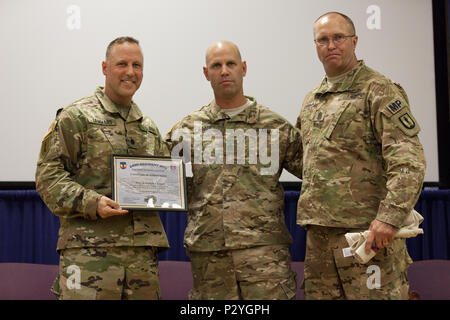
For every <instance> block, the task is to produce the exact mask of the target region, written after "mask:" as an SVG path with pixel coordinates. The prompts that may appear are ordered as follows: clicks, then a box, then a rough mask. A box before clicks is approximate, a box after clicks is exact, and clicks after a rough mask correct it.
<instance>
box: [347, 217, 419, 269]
mask: <svg viewBox="0 0 450 320" xmlns="http://www.w3.org/2000/svg"><path fill="white" fill-rule="evenodd" d="M422 221H423V217H422V216H421V215H420V213H418V212H417V211H416V210H414V209H413V210H412V211H411V212H410V213H409V215H408V216H407V217H406V219H405V221H404V222H403V226H402V227H401V228H400V229H399V230H398V231H397V233H396V234H395V236H394V237H395V238H412V237H415V236H417V235H418V234H422V233H423V230H422V229H421V228H419V225H420V224H421V223H422ZM369 234H370V231H369V230H366V231H364V232H348V233H346V234H345V239H346V240H347V242H348V244H349V246H350V249H351V250H352V252H353V255H354V256H355V258H356V260H358V262H360V263H362V264H365V263H367V262H368V261H369V260H370V259H372V258H373V257H374V256H375V255H376V254H377V253H376V252H375V251H374V250H370V253H369V254H367V253H366V250H365V247H366V239H367V237H368V236H369Z"/></svg>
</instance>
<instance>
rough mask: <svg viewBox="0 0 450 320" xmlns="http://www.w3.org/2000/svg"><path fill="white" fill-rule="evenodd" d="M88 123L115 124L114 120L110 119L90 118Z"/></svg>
mask: <svg viewBox="0 0 450 320" xmlns="http://www.w3.org/2000/svg"><path fill="white" fill-rule="evenodd" d="M89 122H90V123H94V124H100V125H103V126H115V125H116V121H115V120H112V119H95V118H94V119H90V120H89Z"/></svg>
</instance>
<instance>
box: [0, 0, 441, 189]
mask: <svg viewBox="0 0 450 320" xmlns="http://www.w3.org/2000/svg"><path fill="white" fill-rule="evenodd" d="M372 5H376V6H377V7H376V8H375V9H377V8H378V9H379V10H380V12H379V15H377V14H375V13H374V11H370V10H369V12H367V10H368V9H371V8H372V7H370V6H372ZM328 11H340V12H343V13H345V14H347V15H348V16H350V17H351V18H352V19H353V20H354V22H355V26H356V30H357V34H358V35H359V43H358V47H357V56H358V58H359V59H364V60H365V62H366V64H367V65H369V66H370V67H372V68H374V69H376V70H378V71H380V72H381V73H384V74H385V75H387V76H388V77H390V78H391V79H393V80H395V81H397V82H399V83H400V84H401V85H402V86H403V87H404V88H405V89H406V91H407V93H408V95H409V98H410V102H411V109H412V111H413V114H414V115H415V117H416V118H417V119H418V121H419V123H420V126H421V127H422V132H421V133H420V138H421V141H422V143H423V145H424V148H425V153H426V156H427V162H428V168H427V172H426V176H425V180H426V181H438V166H437V163H438V162H437V138H436V134H437V133H436V110H435V108H436V101H435V100H436V99H435V85H434V59H433V25H432V9H431V0H396V1H389V0H378V1H374V0H371V1H367V0H340V1H336V0H317V1H300V0H227V1H219V0H150V1H143V0H142V1H140V0H128V1H121V0H108V1H106V0H105V1H99V0H96V1H88V0H72V1H66V0H46V1H33V0H18V1H1V2H0V39H1V50H0V61H1V63H2V66H1V71H2V72H1V73H0V84H1V85H0V96H1V97H2V98H3V101H2V102H1V115H2V116H1V118H0V137H1V140H0V150H1V151H2V157H1V162H0V181H34V172H35V166H36V160H37V156H38V153H39V149H40V143H41V140H42V137H43V136H44V135H45V134H46V132H47V131H48V128H49V126H50V124H51V122H52V120H53V119H54V117H55V112H56V110H57V109H58V108H60V107H62V106H65V105H67V104H69V103H70V102H72V101H73V100H75V99H78V98H81V97H84V96H87V95H91V94H92V93H93V92H94V90H95V87H96V86H97V85H103V83H104V77H103V75H102V72H101V62H102V60H103V58H104V54H105V49H106V46H107V45H108V43H109V42H110V41H111V40H112V39H114V38H116V37H118V36H123V35H130V36H133V37H135V38H137V39H138V40H140V42H141V45H142V48H143V50H144V65H145V67H144V81H143V83H142V85H141V88H140V90H139V91H138V92H137V94H136V95H135V98H134V100H135V101H136V102H137V103H138V105H139V106H140V108H141V109H142V111H143V112H144V113H145V114H147V115H149V116H150V117H151V118H152V119H153V120H155V122H156V123H157V124H158V127H159V129H160V131H161V133H162V134H163V135H165V133H166V132H167V131H168V130H169V129H170V128H171V126H172V125H173V124H174V123H175V122H176V121H178V120H180V119H181V118H182V117H183V116H184V115H186V114H188V113H190V112H191V111H193V110H195V109H197V108H199V107H200V106H201V105H203V104H206V103H208V102H209V101H210V100H211V99H212V90H211V88H210V86H209V82H207V81H206V80H205V79H204V76H203V73H202V66H203V64H204V53H205V50H206V49H207V47H208V46H209V45H211V44H212V43H213V42H215V41H216V40H230V41H233V42H235V43H236V44H238V46H239V47H240V49H241V53H242V56H243V58H244V59H245V60H246V61H247V66H248V72H247V77H246V78H245V80H244V90H245V94H247V95H251V96H254V97H256V98H257V100H258V101H259V102H260V103H262V104H265V105H267V106H269V107H271V108H272V109H273V110H274V111H277V112H278V113H280V114H281V115H282V116H284V117H285V118H286V119H288V120H290V121H291V122H292V123H295V120H296V118H297V116H298V113H299V108H300V104H301V102H302V100H303V98H304V95H305V94H306V92H307V91H309V90H310V89H312V88H313V87H315V86H317V85H318V83H319V82H320V80H321V78H322V76H323V68H322V65H321V63H320V62H319V60H318V59H317V57H316V52H315V48H314V43H313V36H312V24H313V22H314V21H315V19H316V18H317V17H318V16H320V15H321V14H323V13H325V12H328ZM377 18H379V19H377ZM368 23H369V26H370V25H372V26H373V25H375V26H376V25H377V24H378V26H379V27H380V29H372V30H371V29H369V27H368ZM282 180H284V181H291V180H295V178H294V177H293V176H291V175H290V174H284V175H283V176H282Z"/></svg>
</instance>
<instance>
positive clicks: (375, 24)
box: [366, 4, 381, 30]
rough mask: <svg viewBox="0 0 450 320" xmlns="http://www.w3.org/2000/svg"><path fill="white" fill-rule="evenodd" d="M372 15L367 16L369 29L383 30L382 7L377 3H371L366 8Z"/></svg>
mask: <svg viewBox="0 0 450 320" xmlns="http://www.w3.org/2000/svg"><path fill="white" fill-rule="evenodd" d="M366 13H367V14H370V16H369V17H368V18H367V22H366V25H367V29H369V30H381V9H380V7H379V6H377V5H374V4H373V5H370V6H368V7H367V10H366Z"/></svg>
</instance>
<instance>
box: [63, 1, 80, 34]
mask: <svg viewBox="0 0 450 320" xmlns="http://www.w3.org/2000/svg"><path fill="white" fill-rule="evenodd" d="M66 12H67V14H68V15H69V16H68V17H67V20H66V26H67V29H69V30H80V29H81V9H80V7H79V6H77V5H74V4H72V5H70V6H68V7H67V9H66Z"/></svg>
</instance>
